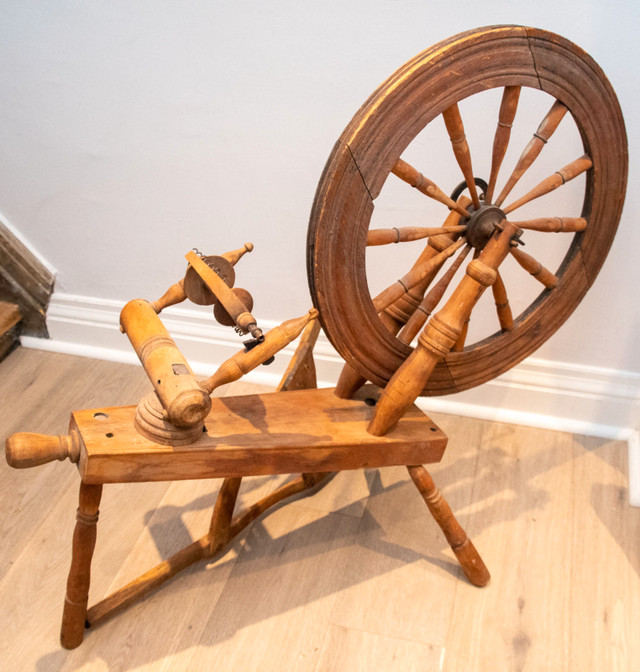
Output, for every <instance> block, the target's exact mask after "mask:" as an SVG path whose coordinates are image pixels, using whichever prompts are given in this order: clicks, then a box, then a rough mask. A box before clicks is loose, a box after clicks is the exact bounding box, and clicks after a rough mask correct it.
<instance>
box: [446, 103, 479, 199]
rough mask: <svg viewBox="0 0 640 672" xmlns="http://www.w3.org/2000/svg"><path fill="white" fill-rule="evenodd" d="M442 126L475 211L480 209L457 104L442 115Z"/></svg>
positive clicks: (467, 145)
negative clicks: (445, 130)
mask: <svg viewBox="0 0 640 672" xmlns="http://www.w3.org/2000/svg"><path fill="white" fill-rule="evenodd" d="M442 117H443V119H444V124H445V126H446V127H447V132H448V133H449V140H450V141H451V146H452V147H453V153H454V155H455V157H456V161H457V162H458V165H459V166H460V170H461V171H462V174H463V175H464V180H465V182H466V183H467V188H468V189H469V193H470V194H471V200H472V201H473V205H474V207H475V208H476V209H478V208H479V207H480V198H479V197H478V190H477V189H476V182H475V179H474V176H473V167H472V165H471V152H470V151H469V144H468V143H467V137H466V135H465V132H464V124H463V123H462V117H461V116H460V109H459V108H458V104H457V103H454V104H453V105H452V106H451V107H450V108H448V109H446V110H445V111H444V112H443V113H442Z"/></svg>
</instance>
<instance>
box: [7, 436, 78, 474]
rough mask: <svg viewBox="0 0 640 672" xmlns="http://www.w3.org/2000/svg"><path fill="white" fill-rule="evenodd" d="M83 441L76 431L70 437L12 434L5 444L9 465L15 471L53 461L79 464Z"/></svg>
mask: <svg viewBox="0 0 640 672" xmlns="http://www.w3.org/2000/svg"><path fill="white" fill-rule="evenodd" d="M81 443H82V439H81V438H80V435H79V434H78V432H76V431H71V432H70V433H69V434H68V435H67V434H61V435H60V436H52V435H50V434H31V433H28V432H21V433H19V434H12V435H11V436H10V437H9V438H8V439H7V440H6V443H5V455H6V458H7V463H8V464H9V466H11V467H13V468H14V469H27V468H28V467H37V466H38V465H40V464H46V463H47V462H53V460H66V459H67V458H69V460H70V461H71V462H74V463H75V462H77V461H78V460H79V459H80V444H81Z"/></svg>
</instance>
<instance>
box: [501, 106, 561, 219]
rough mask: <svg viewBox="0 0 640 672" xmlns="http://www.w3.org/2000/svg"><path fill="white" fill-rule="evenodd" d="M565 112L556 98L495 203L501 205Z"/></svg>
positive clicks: (535, 157) (536, 156)
mask: <svg viewBox="0 0 640 672" xmlns="http://www.w3.org/2000/svg"><path fill="white" fill-rule="evenodd" d="M566 113H567V108H566V107H565V106H564V105H563V104H562V103H561V102H560V101H559V100H556V101H555V102H554V103H553V105H552V106H551V109H550V110H549V112H547V115H546V116H545V118H544V119H543V120H542V121H541V122H540V125H539V126H538V130H537V131H536V132H535V133H534V134H533V137H532V138H531V140H530V141H529V144H528V145H527V146H526V147H525V148H524V151H523V152H522V154H521V155H520V158H519V159H518V163H517V164H516V167H515V168H514V169H513V172H512V173H511V175H510V176H509V179H508V180H507V183H506V184H505V186H504V187H503V189H502V191H501V192H500V195H499V196H498V198H497V199H496V205H498V206H500V205H502V203H503V202H504V199H505V198H506V197H507V196H508V195H509V194H510V193H511V190H512V189H513V187H515V185H516V184H517V183H518V181H519V180H520V178H521V177H522V176H523V175H524V174H525V173H526V171H527V170H528V169H529V167H530V166H531V164H532V163H533V162H534V161H535V160H536V159H537V158H538V155H539V154H540V152H541V151H542V148H543V147H544V146H545V145H546V144H547V142H548V140H549V138H550V137H551V136H552V135H553V133H554V132H555V130H556V129H557V128H558V125H559V124H560V122H561V121H562V118H563V117H564V115H565V114H566Z"/></svg>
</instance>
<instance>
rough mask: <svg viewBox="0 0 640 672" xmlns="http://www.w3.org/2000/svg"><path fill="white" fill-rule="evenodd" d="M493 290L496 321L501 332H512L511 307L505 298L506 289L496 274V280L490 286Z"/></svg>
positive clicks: (500, 277) (499, 276)
mask: <svg viewBox="0 0 640 672" xmlns="http://www.w3.org/2000/svg"><path fill="white" fill-rule="evenodd" d="M491 289H492V290H493V299H494V301H495V304H496V312H497V313H498V320H499V322H500V328H501V329H502V331H513V315H512V313H511V306H509V299H508V297H507V289H506V287H505V286H504V282H503V280H502V276H501V275H500V273H498V274H497V276H496V280H495V282H494V283H493V285H492V286H491Z"/></svg>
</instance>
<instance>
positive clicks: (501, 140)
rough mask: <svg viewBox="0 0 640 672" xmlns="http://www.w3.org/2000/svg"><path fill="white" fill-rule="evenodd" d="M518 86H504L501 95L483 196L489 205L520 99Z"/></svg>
mask: <svg viewBox="0 0 640 672" xmlns="http://www.w3.org/2000/svg"><path fill="white" fill-rule="evenodd" d="M520 88H521V87H519V86H505V87H504V93H503V94H502V103H500V112H499V114H498V126H497V128H496V134H495V136H494V138H493V156H492V157H491V174H490V176H489V186H488V187H487V191H486V193H485V195H484V200H485V203H491V199H492V198H493V192H494V190H495V188H496V181H497V179H498V172H499V171H500V166H501V165H502V161H503V159H504V155H505V154H506V153H507V146H508V145H509V137H510V136H511V126H512V125H513V120H514V118H515V116H516V110H517V109H518V99H519V98H520Z"/></svg>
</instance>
